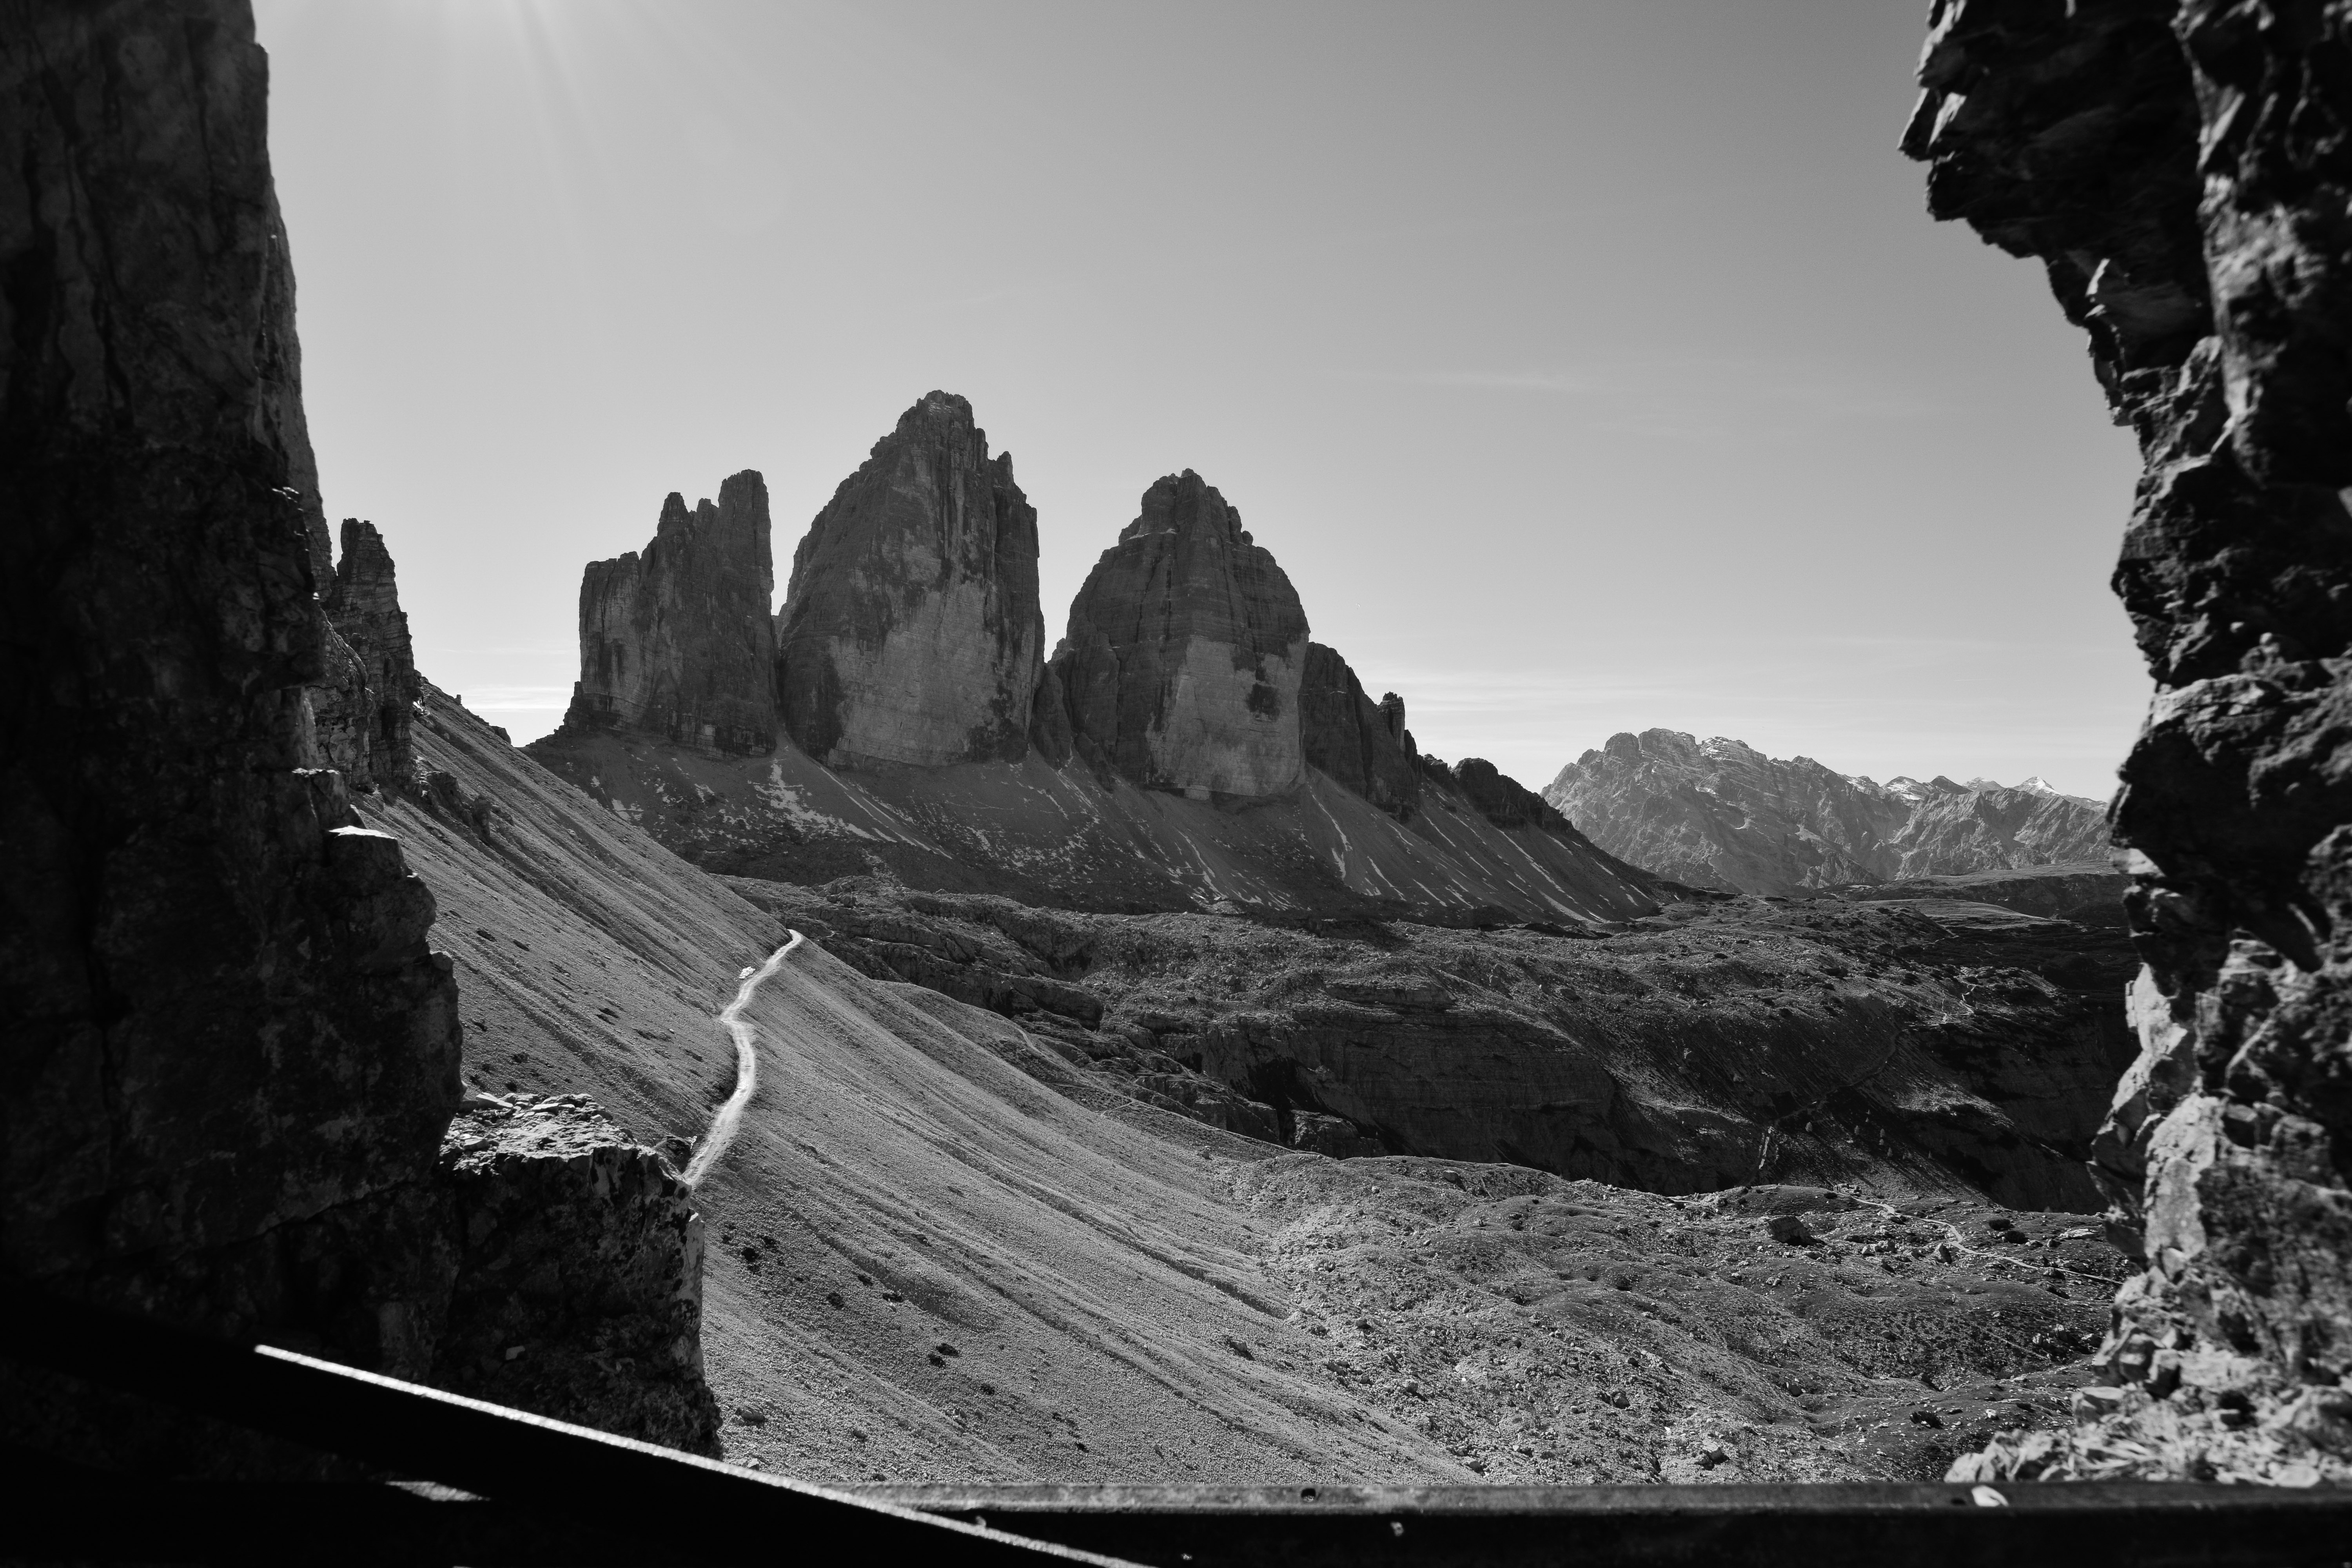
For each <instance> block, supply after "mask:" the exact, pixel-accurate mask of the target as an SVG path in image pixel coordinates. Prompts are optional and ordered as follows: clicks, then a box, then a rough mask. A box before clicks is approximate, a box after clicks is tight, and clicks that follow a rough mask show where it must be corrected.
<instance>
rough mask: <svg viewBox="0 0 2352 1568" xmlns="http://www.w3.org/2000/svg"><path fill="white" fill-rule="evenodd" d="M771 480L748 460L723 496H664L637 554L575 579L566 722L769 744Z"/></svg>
mask: <svg viewBox="0 0 2352 1568" xmlns="http://www.w3.org/2000/svg"><path fill="white" fill-rule="evenodd" d="M768 531H769V530H768V486H767V482H766V481H765V480H764V479H761V477H760V475H759V474H758V473H756V472H754V471H753V470H751V469H749V468H746V469H745V470H743V471H742V472H741V473H740V474H734V475H730V476H729V478H728V479H726V480H725V481H724V482H723V483H721V484H720V485H719V504H718V505H716V506H713V505H712V504H711V503H710V502H709V500H704V501H702V502H700V503H698V505H697V506H696V507H695V508H694V510H691V511H689V510H687V505H686V498H685V497H683V496H681V495H679V494H678V493H677V491H675V490H673V491H671V492H670V494H669V497H668V499H667V500H664V501H663V502H662V510H661V519H660V521H659V522H658V523H657V524H656V528H655V531H654V538H653V542H651V543H650V544H647V545H646V548H645V549H644V551H643V552H635V551H633V552H629V553H628V554H625V555H622V556H618V557H616V558H615V559H614V560H611V561H593V562H590V563H589V564H588V568H587V570H586V572H585V573H583V574H582V577H581V582H580V679H579V680H578V681H577V682H575V683H574V684H573V686H572V706H571V708H570V709H569V710H567V711H566V712H565V714H564V722H565V723H566V724H571V725H576V726H579V727H582V728H587V729H596V728H610V727H614V726H621V727H625V728H629V729H635V730H642V731H646V732H647V733H649V734H656V735H661V736H665V737H667V739H669V740H672V741H677V742H684V743H686V744H688V745H697V746H703V747H708V748H710V749H712V750H716V751H720V752H737V753H743V752H765V751H767V750H768V749H769V748H771V747H772V746H773V745H774V744H775V743H776V711H775V710H776V702H775V684H774V682H775V676H774V672H773V669H772V666H773V664H774V638H773V634H772V630H771V628H770V626H769V623H768V602H769V597H770V595H772V593H773V592H774V588H775V577H774V572H773V570H772V567H771V565H770V561H771V557H770V553H769V544H768Z"/></svg>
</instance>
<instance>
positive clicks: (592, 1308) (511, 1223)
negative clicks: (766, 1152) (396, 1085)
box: [434, 1095, 719, 1454]
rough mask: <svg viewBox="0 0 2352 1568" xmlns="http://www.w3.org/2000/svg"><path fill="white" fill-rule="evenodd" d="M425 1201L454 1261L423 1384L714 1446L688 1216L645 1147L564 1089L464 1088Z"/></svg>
mask: <svg viewBox="0 0 2352 1568" xmlns="http://www.w3.org/2000/svg"><path fill="white" fill-rule="evenodd" d="M439 1195H440V1198H441V1201H442V1202H443V1204H444V1205H446V1230H447V1233H448V1235H449V1236H450V1237H452V1238H453V1239H454V1241H455V1244H456V1250H457V1258H456V1271H455V1279H454V1281H453V1284H452V1287H451V1291H450V1297H449V1308H448V1318H447V1320H446V1326H445V1327H444V1328H443V1330H442V1332H441V1335H440V1339H439V1342H438V1345H437V1346H436V1354H435V1364H434V1381H435V1382H436V1383H437V1384H440V1385H441V1386H443V1387H445V1388H448V1389H452V1390H455V1391H456V1392H457V1393H460V1394H472V1395H474V1396H475V1397H476V1398H479V1399H487V1400H489V1401H491V1402H492V1403H493V1404H498V1405H510V1406H512V1407H514V1408H516V1409H519V1410H530V1411H533V1412H536V1413H537V1414H539V1415H552V1416H554V1417H556V1418H557V1419H559V1420H563V1421H575V1422H578V1423H580V1424H582V1425H583V1426H594V1427H598V1428H600V1429H602V1430H604V1431H607V1432H617V1433H619V1434H621V1435H622V1436H625V1437H636V1438H639V1439H642V1440H643V1441H646V1442H648V1443H659V1444H662V1445H664V1446H666V1447H673V1448H685V1449H688V1450H689V1451H691V1452H694V1453H698V1454H716V1453H717V1452H718V1450H719V1442H718V1431H719V1406H718V1402H717V1401H716V1400H714V1399H713V1398H712V1397H711V1394H710V1390H709V1387H708V1386H706V1385H705V1384H704V1383H703V1381H702V1246H703V1243H702V1218H701V1216H700V1215H698V1214H697V1213H696V1212H695V1210H694V1205H693V1193H692V1191H691V1190H690V1189H688V1187H687V1185H686V1184H684V1183H683V1182H681V1181H679V1180H678V1178H677V1173H674V1172H672V1171H671V1170H669V1169H668V1168H667V1166H665V1165H664V1164H663V1163H662V1162H661V1159H660V1157H659V1156H658V1155H656V1153H655V1152H653V1151H652V1150H650V1149H646V1148H640V1147H638V1146H637V1145H635V1144H634V1143H632V1142H630V1141H629V1140H628V1138H627V1136H626V1135H625V1133H623V1132H622V1131H621V1130H620V1129H619V1128H618V1127H615V1126H614V1124H613V1123H612V1121H610V1120H609V1119H607V1118H606V1117H605V1116H604V1113H603V1111H601V1110H598V1109H597V1107H596V1106H595V1105H594V1104H593V1103H592V1102H590V1101H589V1100H586V1099H585V1098H583V1097H582V1096H579V1095H561V1096H556V1097H553V1098H550V1099H544V1100H518V1101H509V1100H502V1099H499V1098H497V1097H494V1096H487V1095H485V1096H476V1097H474V1098H472V1099H470V1100H468V1101H467V1106H466V1109H465V1110H464V1112H463V1113H462V1114H460V1115H459V1116H458V1117H457V1120H456V1121H452V1122H451V1123H450V1124H449V1131H448V1135H447V1137H446V1139H445V1140H444V1141H443V1143H442V1156H441V1169H440V1183H439Z"/></svg>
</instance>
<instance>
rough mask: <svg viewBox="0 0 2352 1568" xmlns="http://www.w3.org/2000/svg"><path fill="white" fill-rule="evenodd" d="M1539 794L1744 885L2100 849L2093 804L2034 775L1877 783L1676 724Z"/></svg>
mask: <svg viewBox="0 0 2352 1568" xmlns="http://www.w3.org/2000/svg"><path fill="white" fill-rule="evenodd" d="M1544 798H1545V799H1546V800H1548V801H1549V802H1550V803H1551V804H1552V805H1554V806H1555V807H1557V808H1558V809H1559V811H1560V812H1561V813H1562V814H1564V815H1565V816H1567V817H1568V818H1569V820H1570V821H1571V822H1573V823H1575V824H1576V826H1578V827H1580V828H1581V829H1582V830H1583V831H1584V833H1585V835H1586V836H1587V837H1590V838H1591V840H1592V841H1593V842H1594V843H1595V844H1598V845H1599V846H1600V847H1601V848H1603V849H1605V850H1607V851H1609V852H1610V853H1611V854H1612V855H1615V856H1617V857H1618V858H1621V859H1624V860H1629V861H1631V862H1633V864H1634V865H1636V866H1639V867H1641V868H1643V869H1645V870H1649V871H1654V872H1656V873H1658V874H1659V875H1661V876H1666V877H1671V878H1674V879H1675V880H1677V881H1684V882H1690V883H1695V884H1697V885H1700V886H1706V887H1718V888H1728V889H1735V890H1738V891H1741V892H1775V893H1778V892H1787V891H1791V890H1794V889H1801V888H1814V887H1834V886H1840V885H1844V884H1850V883H1856V882H1862V883H1872V882H1883V881H1894V880H1900V879H1908V878H1914V877H1932V876H1958V875H1964V874H1967V873H1970V872H1976V871H1987V870H2016V869H2022V868H2029V867H2036V866H2057V865H2093V866H2097V867H2101V868H2104V867H2105V862H2106V858H2107V837H2106V821H2105V808H2104V806H2103V805H2102V804H2101V803H2100V802H2098V801H2095V800H2086V799H2084V798H2083V797H2082V796H2080V795H2065V794H2063V793H2061V792H2060V791H2059V790H2058V789H2057V788H2056V787H2055V786H2054V785H2053V784H2051V783H2050V781H2049V780H2047V779H2045V778H2043V777H2042V775H2041V774H2039V773H2035V774H2032V775H2031V776H2029V777H2028V778H2026V779H2025V780H2024V781H2023V782H2022V783H2021V784H2001V783H2000V782H1998V781H1997V780H1994V779H1990V778H1985V777H1982V776H1979V777H1976V778H1971V779H1969V781H1968V782H1967V783H1965V784H1962V783H1960V782H1958V780H1955V779H1953V778H1951V777H1949V776H1948V775H1947V774H1943V773H1937V774H1936V775H1935V776H1934V777H1932V778H1929V779H1925V780H1921V779H1916V778H1912V777H1910V776H1908V775H1906V774H1897V775H1895V777H1893V778H1890V779H1888V780H1887V781H1886V782H1885V783H1884V784H1880V783H1877V782H1875V781H1874V780H1873V779H1871V778H1869V777H1867V776H1865V775H1863V774H1859V773H1837V772H1835V771H1833V770H1832V769H1830V768H1828V767H1826V766H1824V765H1823V764H1822V763H1818V762H1815V761H1814V760H1813V759H1812V758H1811V757H1791V758H1788V759H1786V760H1782V759H1780V758H1775V757H1768V756H1766V755H1765V754H1764V753H1763V752H1759V751H1758V750H1756V749H1755V748H1754V747H1753V746H1750V745H1748V743H1747V742H1744V741H1739V740H1736V739H1733V738H1731V737H1729V736H1724V735H1713V736H1709V737H1708V738H1707V739H1706V740H1705V741H1700V740H1697V739H1696V738H1695V737H1693V736H1690V735H1686V734H1684V733H1683V732H1682V731H1676V730H1648V731H1643V733H1641V734H1639V735H1634V734H1630V733H1628V734H1618V735H1612V736H1611V737H1610V739H1609V743H1608V744H1607V745H1606V746H1603V747H1601V748H1599V749H1597V750H1594V751H1590V752H1585V753H1584V754H1583V755H1582V756H1581V757H1580V758H1579V759H1577V761H1575V762H1574V763H1570V764H1569V765H1568V766H1567V767H1565V768H1562V769H1561V770H1560V772H1559V777H1557V778H1555V779H1554V780H1553V781H1552V784H1551V787H1550V788H1549V789H1548V790H1546V791H1545V792H1544Z"/></svg>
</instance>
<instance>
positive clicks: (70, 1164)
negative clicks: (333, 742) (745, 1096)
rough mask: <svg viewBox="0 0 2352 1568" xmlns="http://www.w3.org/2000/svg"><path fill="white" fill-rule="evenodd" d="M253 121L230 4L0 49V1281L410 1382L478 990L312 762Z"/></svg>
mask: <svg viewBox="0 0 2352 1568" xmlns="http://www.w3.org/2000/svg"><path fill="white" fill-rule="evenodd" d="M267 89H268V76H267V68H266V64H265V61H264V58H263V56H262V53H261V51H260V49H259V48H258V47H256V46H255V44H254V41H253V24H252V18H251V16H250V15H249V14H248V13H247V8H246V6H245V5H241V4H233V3H228V0H218V3H214V4H194V3H187V4H164V3H161V0H156V3H150V4H144V5H119V6H110V7H106V8H103V9H100V8H95V7H44V8H37V9H33V10H26V9H24V8H19V9H18V10H16V11H15V12H12V13H11V14H10V19H9V20H7V21H6V22H5V24H0V95H5V106H0V149H5V158H6V164H5V166H6V167H7V168H8V169H9V170H10V171H11V174H10V175H9V177H8V178H7V179H6V180H5V182H0V298H5V307H6V314H7V318H8V320H9V321H10V322H11V323H12V326H11V329H10V330H9V331H7V332H5V333H0V367H5V380H6V384H7V385H8V387H9V388H10V394H9V398H8V407H7V416H6V418H5V421H0V514H5V516H6V517H7V519H8V520H9V521H8V525H7V527H5V529H0V605H5V609H0V623H5V626H7V627H8V635H7V647H8V652H7V658H6V662H5V667H0V714H5V719H0V843H5V844H6V845H7V846H8V856H9V868H8V874H7V875H6V877H5V879H0V884H5V893H0V1060H5V1062H6V1064H7V1071H6V1075H5V1092H0V1184H5V1190H6V1192H7V1194H8V1201H7V1204H6V1206H5V1217H0V1261H5V1267H6V1268H7V1269H8V1270H9V1271H10V1272H11V1273H12V1274H14V1275H15V1276H16V1277H17V1278H18V1279H26V1280H31V1281H35V1282H37V1285H38V1286H39V1287H40V1288H42V1289H48V1290H51V1291H55V1292H58V1293H59V1294H63V1295H68V1296H70V1297H73V1298H76V1299H79V1300H89V1301H92V1302H96V1303H102V1304H106V1305H111V1306H117V1307H121V1308H125V1309H129V1310H137V1311H141V1312H144V1313H147V1314H151V1315H152V1316H155V1317H158V1318H162V1319H164V1320H167V1321H172V1322H174V1323H177V1324H180V1325H182V1326H185V1327H190V1328H194V1329H199V1330H206V1331H217V1332H222V1333H234V1332H247V1331H259V1330H267V1331H268V1332H270V1333H272V1334H273V1335H275V1336H277V1337H278V1338H280V1339H281V1340H290V1341H292V1342H300V1343H307V1344H310V1345H314V1346H316V1347H319V1348H321V1349H324V1350H326V1351H327V1352H329V1353H331V1354H334V1355H338V1356H341V1357H342V1358H344V1359H348V1360H351V1361H354V1362H357V1363H361V1364H363V1365H368V1366H373V1367H379V1368H382V1369H383V1370H386V1371H389V1372H393V1373H400V1374H403V1375H412V1376H413V1375H417V1374H420V1373H422V1372H423V1371H424V1370H425V1365H426V1361H427V1357H428V1355H429V1352H430V1320H431V1315H432V1313H431V1301H432V1298H433V1294H434V1292H435V1290H436V1288H437V1281H438V1279H439V1268H440V1263H439V1261H438V1256H439V1249H440V1240H439V1237H438V1234H437V1232H436V1231H435V1230H434V1228H433V1226H432V1210H431V1202H430V1183H431V1176H432V1171H433V1165H434V1160H435V1156H436V1150H437V1147H438V1144H439V1141H440V1135H441V1130H442V1128H443V1127H444V1125H446V1122H447V1121H448V1119H449V1115H450V1112H451V1110H453V1109H454V1108H455V1106H456V1102H457V1051H458V1030H457V1015H456V992H455V987H454V985H453V984H452V981H451V978H450V973H449V968H448V964H447V963H446V960H444V959H441V958H438V957H436V955H435V954H433V953H431V952H428V951H427V950H426V946H425V934H426V931H427V928H428V927H429V925H430V924H431V921H432V919H433V900H432V899H431V897H430V895H429V894H427V893H426V892H425V889H424V888H423V886H422V884H420V883H419V882H417V881H416V879H415V878H414V877H413V876H411V875H409V873H408V871H407V869H406V868H405V866H404V861H403V858H402V854H401V849H400V846H399V845H398V844H397V843H396V842H395V841H394V840H393V839H391V838H389V837H385V836H383V834H380V833H376V832H373V831H371V830H369V829H367V828H365V827H363V826H361V824H360V822H359V819H358V817H357V816H355V814H354V813H353V811H352V805H351V800H350V797H349V795H348V794H347V793H346V791H345V788H344V785H343V784H342V781H341V777H340V776H339V775H338V774H335V773H328V772H320V771H317V770H316V769H314V768H312V767H310V766H308V765H307V764H309V763H310V762H311V761H312V760H313V757H312V753H311V751H310V748H311V745H312V737H311V725H310V714H309V699H308V697H307V695H306V689H307V688H308V687H310V685H312V684H313V683H315V682H318V681H319V680H320V679H321V678H322V677H323V676H324V674H325V673H326V671H325V658H324V653H325V649H326V647H327V645H328V637H329V635H330V633H329V627H328V626H327V622H326V619H325V617H324V616H323V615H322V613H321V611H320V605H319V597H318V590H319V589H320V587H322V586H323V585H324V584H321V583H320V581H319V579H318V577H317V575H316V569H315V556H314V549H313V546H314V543H315V540H314V538H313V534H312V531H311V530H310V527H309V525H308V521H307V520H306V516H305V506H304V501H303V496H302V492H301V491H300V489H299V486H298V483H297V480H298V479H299V475H300V474H301V473H303V472H305V471H307V468H308V464H309V462H310V457H309V453H308V450H307V442H306V441H305V439H304V437H303V435H302V431H301V428H300V426H299V422H298V421H297V420H295V418H294V417H293V414H294V411H296V410H298V409H299V387H298V386H297V385H296V383H295V374H296V373H295V366H296V351H295V340H294V330H293V303H294V296H293V281H292V275H291V272H290V269H289V262H288V255H287V246H286V236H285V230H284V226H283V225H282V224H281V223H280V221H279V218H278V207H277V203H276V199H275V196H274V195H273V192H272V188H271V184H270V176H269V165H268V155H267V152H266V146H267V143H266V118H265V116H266V104H267ZM0 1409H5V1410H6V1411H7V1412H8V1415H7V1417H6V1421H7V1424H8V1425H9V1426H11V1428H12V1430H13V1434H14V1435H15V1436H19V1437H28V1438H31V1439H34V1440H40V1441H48V1440H51V1439H54V1440H55V1441H56V1443H57V1444H58V1446H62V1447H68V1448H72V1447H76V1445H77V1444H81V1445H85V1447H84V1448H83V1451H86V1452H87V1451H89V1449H90V1448H91V1447H94V1448H95V1449H96V1450H97V1451H99V1452H121V1450H122V1447H124V1446H125V1445H135V1444H136V1443H137V1442H138V1441H140V1436H139V1434H140V1433H141V1432H143V1431H146V1430H148V1428H147V1427H145V1426H142V1424H140V1423H136V1422H128V1421H114V1420H112V1419H110V1418H102V1417H99V1416H98V1415H96V1414H95V1412H96V1409H97V1407H96V1406H94V1405H84V1404H83V1403H82V1402H81V1401H80V1400H79V1397H78V1396H77V1395H75V1394H70V1393H68V1394H63V1395H59V1394H58V1393H57V1392H56V1391H55V1390H27V1389H26V1388H24V1387H21V1386H19V1387H16V1388H13V1389H12V1390H11V1393H10V1394H9V1395H8V1396H6V1397H0ZM93 1425H95V1427H96V1430H93V1429H92V1428H93Z"/></svg>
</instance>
